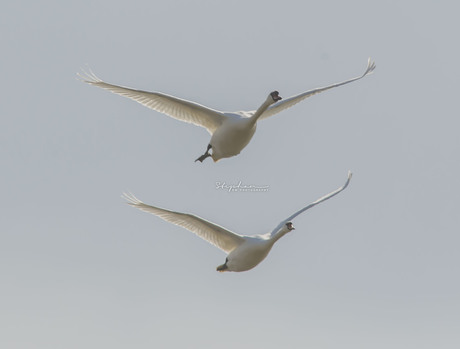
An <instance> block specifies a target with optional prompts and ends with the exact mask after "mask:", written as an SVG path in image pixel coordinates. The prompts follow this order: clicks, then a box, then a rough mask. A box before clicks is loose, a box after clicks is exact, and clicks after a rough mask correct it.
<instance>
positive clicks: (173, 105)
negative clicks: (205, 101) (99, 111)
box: [77, 71, 224, 135]
mask: <svg viewBox="0 0 460 349" xmlns="http://www.w3.org/2000/svg"><path fill="white" fill-rule="evenodd" d="M77 75H78V77H79V78H80V79H81V80H82V81H83V82H86V83H88V84H90V85H94V86H97V87H100V88H103V89H106V90H108V91H110V92H113V93H115V94H118V95H120V96H124V97H127V98H130V99H132V100H134V101H136V102H138V103H140V104H142V105H144V106H146V107H147V108H150V109H153V110H155V111H157V112H160V113H163V114H166V115H168V116H170V117H172V118H174V119H177V120H180V121H184V122H188V123H191V124H194V125H197V126H201V127H204V128H205V129H206V130H207V131H208V132H209V133H210V134H211V135H212V134H213V133H214V131H215V130H216V129H217V128H218V127H219V126H220V125H221V124H222V122H223V120H224V116H223V114H222V113H221V112H219V111H217V110H214V109H211V108H208V107H205V106H203V105H201V104H198V103H194V102H190V101H187V100H185V99H180V98H177V97H173V96H170V95H167V94H164V93H160V92H147V91H142V90H134V89H131V88H128V87H122V86H118V85H112V84H108V83H106V82H104V81H102V80H101V79H99V78H98V77H97V76H96V75H95V74H94V73H93V72H92V71H89V72H85V71H83V73H82V74H77Z"/></svg>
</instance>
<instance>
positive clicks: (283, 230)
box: [270, 226, 290, 243]
mask: <svg viewBox="0 0 460 349" xmlns="http://www.w3.org/2000/svg"><path fill="white" fill-rule="evenodd" d="M289 232H290V230H289V229H288V228H287V227H286V226H284V227H283V228H281V229H280V230H278V231H277V232H276V233H275V234H273V235H272V236H271V238H270V240H271V241H273V243H275V242H277V241H278V240H279V239H281V238H282V237H283V236H284V235H286V234H287V233H289Z"/></svg>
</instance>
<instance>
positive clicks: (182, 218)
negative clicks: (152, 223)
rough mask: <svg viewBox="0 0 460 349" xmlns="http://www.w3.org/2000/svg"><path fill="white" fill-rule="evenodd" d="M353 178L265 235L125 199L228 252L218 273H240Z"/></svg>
mask: <svg viewBox="0 0 460 349" xmlns="http://www.w3.org/2000/svg"><path fill="white" fill-rule="evenodd" d="M351 176H352V174H351V172H348V178H347V181H346V182H345V184H344V185H343V186H342V187H340V188H339V189H337V190H335V191H333V192H331V193H329V194H327V195H325V196H323V197H321V198H319V199H318V200H316V201H314V202H312V203H311V204H309V205H307V206H305V207H304V208H302V209H300V210H299V211H297V212H295V213H294V214H292V215H291V216H289V217H288V218H286V219H284V220H283V221H281V222H280V223H279V224H278V225H277V226H276V228H275V229H273V230H272V231H271V232H269V233H266V234H263V235H251V236H249V235H240V234H236V233H234V232H232V231H230V230H227V229H225V228H224V227H221V226H219V225H217V224H214V223H212V222H210V221H207V220H205V219H203V218H200V217H198V216H195V215H192V214H188V213H181V212H174V211H170V210H167V209H164V208H160V207H155V206H151V205H147V204H145V203H143V202H142V201H140V200H139V199H137V198H136V197H135V196H134V195H133V194H126V193H124V194H123V196H122V197H123V198H124V199H126V200H127V203H128V204H129V205H131V206H134V207H136V208H138V209H140V210H142V211H145V212H149V213H152V214H154V215H156V216H158V217H160V218H161V219H163V220H165V221H167V222H169V223H172V224H175V225H178V226H181V227H182V228H185V229H187V230H189V231H191V232H192V233H195V234H196V235H198V236H199V237H200V238H202V239H204V240H206V241H207V242H209V243H211V244H213V245H214V246H216V247H217V248H220V249H221V250H222V251H224V252H225V253H227V258H225V263H224V264H222V265H220V266H218V267H217V271H219V272H224V271H235V272H241V271H247V270H250V269H252V268H254V267H255V266H256V265H258V264H259V263H260V262H262V261H263V260H264V259H265V257H267V255H268V253H269V252H270V250H271V248H272V247H273V245H274V244H275V242H277V241H278V240H279V239H280V238H281V237H283V236H284V235H286V234H287V233H289V232H290V231H292V230H294V229H295V228H294V226H293V224H292V220H293V219H294V218H295V217H297V216H298V215H299V214H301V213H303V212H305V211H306V210H308V209H310V208H312V207H313V206H316V205H318V204H319V203H321V202H323V201H325V200H327V199H330V198H331V197H333V196H335V195H337V194H338V193H340V192H341V191H342V190H344V189H345V188H346V187H347V186H348V183H350V179H351Z"/></svg>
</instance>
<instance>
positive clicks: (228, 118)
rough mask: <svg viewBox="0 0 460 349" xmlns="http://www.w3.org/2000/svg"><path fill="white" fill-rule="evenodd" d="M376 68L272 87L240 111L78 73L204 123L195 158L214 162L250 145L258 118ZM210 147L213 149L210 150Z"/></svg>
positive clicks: (150, 105) (155, 107)
mask: <svg viewBox="0 0 460 349" xmlns="http://www.w3.org/2000/svg"><path fill="white" fill-rule="evenodd" d="M374 69H375V63H374V62H372V61H371V59H370V58H369V60H368V63H367V68H366V70H365V72H364V74H362V75H361V76H358V77H356V78H353V79H349V80H346V81H343V82H339V83H336V84H332V85H329V86H326V87H320V88H315V89H313V90H309V91H306V92H303V93H301V94H298V95H295V96H292V97H289V98H287V99H285V100H283V101H281V99H282V98H281V96H280V95H279V93H278V91H273V92H272V93H270V94H269V95H268V97H267V99H266V100H265V102H263V103H262V105H261V106H260V107H259V108H258V109H257V110H252V111H239V112H223V111H219V110H215V109H211V108H208V107H205V106H203V105H201V104H198V103H194V102H191V101H187V100H185V99H180V98H177V97H173V96H170V95H167V94H164V93H161V92H147V91H142V90H135V89H131V88H128V87H122V86H118V85H113V84H109V83H106V82H104V81H102V80H101V79H99V78H98V77H97V76H96V75H95V74H94V73H93V72H92V71H91V70H90V71H89V72H85V71H83V72H82V74H77V75H78V77H79V78H80V80H82V81H83V82H86V83H88V84H91V85H94V86H97V87H100V88H103V89H106V90H109V91H111V92H113V93H116V94H119V95H121V96H124V97H128V98H130V99H132V100H134V101H136V102H138V103H140V104H142V105H144V106H146V107H148V108H151V109H153V110H155V111H157V112H160V113H163V114H166V115H168V116H170V117H172V118H174V119H177V120H180V121H184V122H188V123H192V124H194V125H197V126H201V127H204V128H205V129H206V130H207V131H208V132H209V133H210V134H211V140H210V141H209V144H208V147H207V149H206V152H205V153H204V154H203V155H201V156H200V157H199V158H198V159H196V160H195V161H200V162H203V160H204V159H206V158H207V157H211V158H212V159H213V160H214V162H217V161H218V160H220V159H223V158H229V157H232V156H235V155H238V154H239V153H240V152H241V151H242V150H243V149H244V147H246V145H248V143H249V141H250V140H251V138H252V136H253V135H254V132H255V131H256V124H257V121H258V120H263V119H266V118H268V117H269V116H272V115H275V114H277V113H279V112H281V111H283V110H285V109H287V108H290V107H292V106H293V105H295V104H297V103H299V102H301V101H303V100H304V99H305V98H307V97H310V96H313V95H314V94H317V93H320V92H323V91H326V90H329V89H331V88H334V87H338V86H342V85H345V84H348V83H350V82H353V81H356V80H359V79H362V78H363V77H365V76H366V75H369V74H370V73H372V72H373V70H374ZM280 101H281V102H280ZM210 150H212V153H210V152H209V151H210Z"/></svg>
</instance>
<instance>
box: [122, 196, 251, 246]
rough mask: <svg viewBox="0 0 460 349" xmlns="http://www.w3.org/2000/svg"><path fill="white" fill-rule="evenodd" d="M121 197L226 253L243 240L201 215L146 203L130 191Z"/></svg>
mask: <svg viewBox="0 0 460 349" xmlns="http://www.w3.org/2000/svg"><path fill="white" fill-rule="evenodd" d="M122 198H124V199H125V200H126V201H127V203H128V204H129V205H131V206H133V207H136V208H138V209H140V210H142V211H144V212H148V213H152V214H154V215H156V216H158V217H160V218H161V219H163V220H165V221H167V222H169V223H172V224H175V225H178V226H180V227H182V228H185V229H187V230H189V231H191V232H192V233H195V234H196V235H197V236H199V237H200V238H202V239H204V240H206V241H207V242H209V243H211V244H212V245H214V246H216V247H218V248H220V249H221V250H222V251H224V252H226V253H230V252H231V251H233V250H234V249H235V248H236V247H238V246H239V245H241V244H242V243H243V242H244V241H245V239H244V237H243V236H241V235H238V234H235V233H233V232H231V231H229V230H227V229H225V228H224V227H221V226H220V225H217V224H214V223H212V222H209V221H207V220H205V219H203V218H201V217H198V216H195V215H192V214H188V213H181V212H175V211H171V210H167V209H164V208H160V207H155V206H151V205H147V204H145V203H143V202H142V201H141V200H139V199H138V198H137V197H136V196H134V195H133V194H132V193H129V194H127V193H123V195H122Z"/></svg>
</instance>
